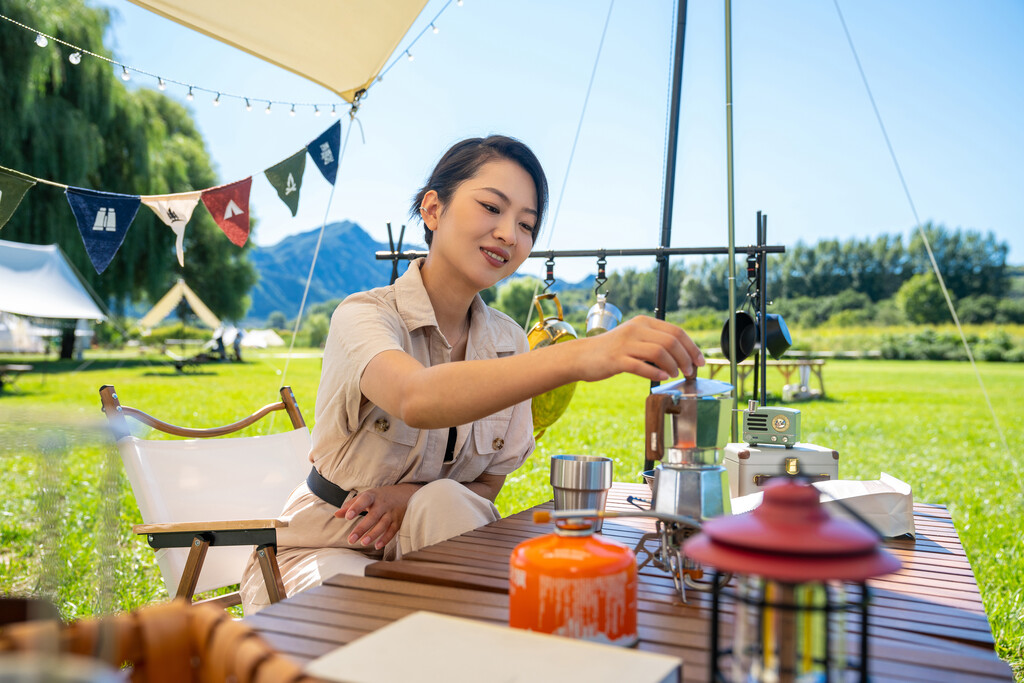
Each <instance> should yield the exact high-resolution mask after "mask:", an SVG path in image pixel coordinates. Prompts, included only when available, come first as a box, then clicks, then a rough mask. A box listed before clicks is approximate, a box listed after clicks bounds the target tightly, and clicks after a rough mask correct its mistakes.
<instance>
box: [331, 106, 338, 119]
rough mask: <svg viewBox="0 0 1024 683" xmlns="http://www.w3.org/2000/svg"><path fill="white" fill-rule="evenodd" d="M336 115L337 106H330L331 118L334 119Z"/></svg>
mask: <svg viewBox="0 0 1024 683" xmlns="http://www.w3.org/2000/svg"><path fill="white" fill-rule="evenodd" d="M337 115H338V105H336V104H332V105H331V118H334V117H335V116H337Z"/></svg>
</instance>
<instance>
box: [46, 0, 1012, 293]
mask: <svg viewBox="0 0 1024 683" xmlns="http://www.w3.org/2000/svg"><path fill="white" fill-rule="evenodd" d="M94 4H96V5H100V6H105V7H109V8H110V9H111V10H112V11H113V12H114V21H113V23H112V27H111V30H110V32H109V34H108V36H107V45H108V47H110V48H112V49H113V51H114V53H115V58H117V59H119V60H120V61H123V62H125V63H127V64H129V65H132V66H137V67H138V68H140V69H144V70H146V71H150V72H153V73H156V74H160V75H163V76H165V77H167V78H172V79H174V80H178V81H184V82H188V83H194V84H195V85H197V86H201V87H205V88H209V89H212V90H224V91H230V92H236V93H241V94H245V95H250V96H251V97H252V98H253V99H254V100H259V99H264V100H266V99H274V100H284V101H292V100H294V101H297V102H337V101H340V100H338V98H337V97H335V96H333V95H332V94H331V93H330V92H328V91H326V90H324V89H323V88H320V87H318V86H316V85H313V84H311V83H308V82H306V81H305V80H303V79H302V78H300V77H298V76H295V75H293V74H290V73H288V72H285V71H283V70H281V69H278V68H276V67H274V66H271V65H269V64H265V63H263V62H262V61H260V60H258V59H256V58H254V57H251V56H249V55H247V54H244V53H242V52H240V51H237V50H234V49H233V48H230V47H227V46H224V45H221V44H220V43H218V42H216V41H214V40H212V39H209V38H207V37H205V36H202V35H199V34H197V33H194V32H192V31H189V30H188V29H185V28H182V27H180V26H178V25H177V24H175V23H173V22H170V21H168V20H166V19H163V18H160V17H158V16H156V15H153V14H150V13H149V12H147V11H145V10H142V9H139V8H137V7H135V6H134V5H131V4H130V3H128V2H126V1H125V0H96V1H95V3H94ZM444 5H445V1H444V0H431V1H430V2H428V4H427V7H426V9H425V10H424V12H423V14H422V15H421V17H420V19H419V20H418V21H417V22H416V24H415V25H414V27H413V29H412V30H411V31H410V33H409V39H411V38H412V37H413V36H415V35H416V34H417V33H419V29H420V28H421V27H422V26H424V25H425V24H426V23H427V22H429V21H430V20H431V19H432V18H433V17H434V15H435V14H436V13H437V12H438V11H439V10H440V9H441V8H442V7H443V6H444ZM689 5H690V8H689V13H688V17H687V20H688V23H687V32H686V52H685V66H684V75H683V91H682V105H681V106H682V115H681V124H680V142H679V164H678V170H677V183H676V194H675V217H674V221H673V229H672V233H673V240H672V244H673V246H724V245H725V244H726V242H727V232H726V228H727V203H726V156H725V155H726V145H725V105H724V102H725V84H724V72H725V67H724V20H723V18H724V11H723V5H722V3H721V2H720V1H717V2H711V1H702V2H690V3H689ZM608 7H609V4H608V2H606V1H605V0H571V1H570V0H565V1H558V0H556V1H552V0H546V1H544V2H541V1H540V0H517V1H515V2H513V1H512V0H465V2H464V6H462V7H458V6H456V5H455V4H454V3H452V4H451V5H450V6H449V7H448V8H447V9H446V10H445V11H444V12H443V14H442V15H441V17H440V18H439V19H438V21H437V26H438V28H439V33H438V34H436V35H435V34H433V33H432V32H430V31H428V32H427V33H426V34H424V35H423V37H422V38H421V39H420V40H419V42H418V43H416V45H415V46H414V47H413V48H412V49H411V51H412V52H413V54H414V56H415V60H414V61H412V62H409V61H407V60H406V59H404V58H403V59H401V61H399V62H398V63H397V64H396V65H395V66H394V68H393V69H392V70H391V71H390V72H389V73H388V74H387V76H386V78H385V79H384V80H383V81H381V82H380V83H379V84H377V85H376V86H375V87H374V89H373V90H372V91H371V93H370V96H369V97H368V99H367V100H366V102H365V103H364V106H363V108H362V110H361V112H360V116H359V119H360V121H361V122H362V127H363V132H364V133H365V143H364V142H363V140H362V139H361V137H360V134H359V131H358V128H351V129H350V127H349V122H348V117H347V116H345V117H343V118H342V121H343V126H344V128H343V135H345V136H348V135H349V134H350V132H351V133H352V138H351V141H350V144H349V145H348V147H347V150H346V152H345V158H344V160H343V163H342V166H341V169H340V173H339V179H338V186H337V190H336V192H335V196H334V199H333V202H332V205H331V209H330V212H329V214H328V217H329V220H341V219H351V220H354V221H356V222H358V223H360V224H361V225H362V226H363V227H364V228H365V229H366V230H367V231H368V232H369V233H370V234H371V235H373V236H374V237H375V238H377V239H379V240H386V230H385V227H384V226H385V223H386V222H387V221H391V222H393V223H394V224H395V225H396V226H397V225H399V224H401V223H403V222H405V221H406V212H407V206H408V203H409V199H410V197H411V196H412V194H413V193H414V192H415V190H416V189H417V188H418V187H419V186H420V185H421V184H422V182H423V180H424V178H425V177H426V175H427V174H428V173H429V171H430V169H431V168H432V166H433V164H434V163H435V162H436V160H437V158H438V157H439V156H440V154H441V153H442V152H443V151H444V150H445V149H446V148H447V147H448V146H449V145H450V144H451V143H453V142H455V141H457V140H459V139H461V138H463V137H468V136H474V135H486V134H488V133H492V132H501V133H506V134H510V135H514V136H516V137H519V138H521V139H523V140H524V141H526V142H527V143H528V144H530V145H531V146H532V147H533V149H534V150H535V151H536V152H537V155H538V156H539V157H540V159H541V161H542V163H543V164H544V166H545V169H546V170H547V173H548V177H549V182H550V184H551V200H552V204H551V207H550V208H551V211H550V212H549V214H548V219H547V220H546V222H545V226H544V229H543V231H542V233H541V236H540V238H539V240H538V244H537V246H538V247H542V248H553V249H584V248H601V247H604V248H609V249H616V248H639V247H653V246H656V245H657V242H658V237H659V234H660V220H661V201H662V199H661V198H662V176H663V172H664V161H663V153H664V147H665V132H666V119H667V100H668V86H669V71H670V60H671V50H672V46H671V33H672V31H671V29H672V24H673V12H674V8H675V2H674V0H643V1H641V0H633V1H632V2H630V1H628V0H617V2H615V5H614V7H613V11H612V16H611V23H610V25H609V29H608V33H607V37H606V39H605V44H604V49H603V51H602V54H601V58H600V62H599V64H598V68H597V73H596V77H595V79H594V85H593V91H592V94H591V96H590V101H589V104H588V108H587V112H586V116H585V117H584V119H583V125H582V129H581V131H580V137H579V143H578V146H577V149H576V153H575V158H574V159H573V162H572V166H571V168H570V170H569V172H568V175H566V168H567V164H568V162H569V154H570V150H571V147H572V141H573V137H574V136H575V134H576V128H577V124H578V123H579V120H580V112H581V108H582V106H583V100H584V96H585V93H586V88H587V83H588V81H589V79H590V75H591V70H592V68H593V65H594V59H595V56H596V53H597V47H598V43H599V40H600V37H601V30H602V27H603V26H604V21H605V17H606V15H607V12H608ZM840 7H841V8H842V11H843V12H844V16H845V18H846V22H847V25H848V27H849V29H850V32H851V34H852V36H853V40H854V43H855V45H856V46H857V49H858V53H859V56H860V59H861V63H862V65H863V67H864V70H865V72H866V75H867V78H868V81H869V83H870V84H871V87H872V89H873V93H874V97H875V100H876V102H877V104H878V107H879V109H880V111H881V114H882V117H883V119H884V121H885V124H886V126H887V129H888V132H889V137H890V140H891V142H892V144H893V147H894V149H895V152H896V154H897V157H898V159H899V161H900V163H901V165H902V169H903V173H904V176H905V178H906V180H907V183H908V186H909V189H910V192H911V195H912V197H913V199H914V202H915V204H916V206H917V210H918V213H919V214H920V217H921V219H922V220H925V221H927V220H932V221H935V222H938V223H943V224H945V225H946V226H947V227H950V228H955V227H964V228H973V229H976V230H981V231H983V232H987V231H990V230H991V231H993V232H994V233H995V234H996V235H997V236H998V238H999V239H1001V240H1003V241H1006V242H1008V243H1009V244H1010V247H1011V250H1010V261H1011V263H1024V226H1022V222H1024V220H1022V217H1021V210H1020V208H1019V206H1018V205H1019V203H1020V200H1021V196H1022V194H1024V192H1022V189H1024V171H1022V161H1024V127H1022V125H1021V120H1022V115H1021V112H1022V111H1024V87H1022V86H1024V41H1022V40H1020V36H1021V35H1024V3H1020V2H1015V1H1012V0H986V2H981V3H963V2H954V1H953V0H929V1H927V2H926V1H923V0H901V1H900V2H891V1H883V0H858V1H857V2H851V1H850V0H841V1H840ZM732 11H733V15H732V16H733V19H732V23H733V99H734V149H735V152H734V163H735V191H736V201H735V211H736V213H735V215H736V230H737V243H738V244H745V243H748V242H751V241H753V239H754V221H755V214H756V212H757V211H758V210H762V211H764V212H766V213H767V214H768V216H769V241H770V242H771V243H773V244H783V245H792V244H794V243H796V242H797V241H798V240H803V241H805V242H814V241H817V240H818V239H820V238H831V237H834V238H840V239H846V238H849V237H869V236H873V235H877V234H880V233H883V232H884V233H907V232H908V231H909V230H910V229H911V228H912V227H913V225H914V217H913V214H912V212H911V210H910V208H909V204H908V202H907V199H906V197H905V195H904V191H903V188H902V186H901V185H900V183H899V180H898V177H897V174H896V171H895V169H894V167H893V164H892V161H891V160H890V157H889V154H888V151H887V149H886V146H885V141H884V139H883V137H882V135H881V132H880V130H879V127H878V124H877V122H876V119H875V115H874V112H873V111H872V109H871V104H870V101H869V99H868V97H867V94H866V92H865V90H864V87H863V85H862V83H861V79H860V75H859V73H858V72H857V67H856V63H855V62H854V59H853V56H852V53H851V52H850V49H849V47H848V45H847V43H846V38H845V35H844V34H843V31H842V26H841V24H840V22H839V18H838V15H837V13H836V10H835V7H834V5H833V3H832V2H830V1H828V0H817V1H816V2H811V1H810V0H789V1H780V2H774V3H763V2H754V1H753V0H738V1H736V2H734V3H733V10H732ZM409 39H407V40H406V41H403V43H402V47H401V48H400V50H404V49H405V47H406V45H407V42H408V40H409ZM132 83H133V84H135V85H136V86H141V87H155V82H153V81H152V80H151V79H147V78H145V77H143V76H138V77H136V78H134V79H133V81H132ZM166 92H167V94H168V95H171V96H172V97H175V98H177V99H179V100H181V101H182V102H185V97H184V96H185V92H186V91H185V89H184V88H179V87H175V86H170V87H168V89H167V91H166ZM210 99H211V98H210V97H209V96H206V95H202V96H198V97H197V98H196V100H195V101H194V102H191V103H186V104H188V105H189V106H190V108H191V109H192V111H193V113H194V116H195V118H196V120H197V123H198V125H199V127H200V129H201V131H202V133H203V135H204V136H205V138H206V141H207V145H208V148H209V150H210V153H211V157H212V158H213V160H214V162H215V164H216V166H217V169H218V172H219V174H220V177H221V180H222V181H224V182H229V181H233V180H238V179H240V178H243V177H246V176H249V175H253V176H255V177H254V180H253V194H252V207H253V211H254V214H255V216H256V218H257V219H258V221H259V223H258V226H257V229H256V234H255V240H256V242H257V243H259V244H261V245H269V244H273V243H275V242H277V241H279V240H280V239H282V238H283V237H285V236H287V235H289V234H293V233H296V232H302V231H306V230H309V229H311V228H314V227H319V225H320V223H321V222H322V220H323V218H324V215H325V210H326V209H327V201H328V195H329V189H330V188H329V186H328V185H327V183H326V181H324V180H323V178H322V177H320V176H319V174H316V173H315V171H313V169H312V167H311V166H308V167H307V168H308V172H307V174H306V179H305V185H304V187H303V196H302V203H301V205H300V210H299V214H298V216H297V217H295V218H292V217H291V215H290V213H289V212H288V210H287V208H286V207H285V206H284V204H282V203H281V202H280V200H279V199H278V198H277V196H276V194H275V193H274V191H273V190H272V189H271V187H270V185H269V184H268V183H267V182H266V180H265V178H263V176H262V175H261V173H260V172H261V171H262V170H263V169H264V168H266V167H268V166H271V165H273V164H274V163H276V162H278V161H280V160H282V159H284V158H285V157H287V156H289V155H290V154H292V153H293V152H295V151H297V150H298V149H300V148H302V147H303V146H304V145H305V144H306V143H307V142H309V141H310V140H312V139H313V138H315V137H316V136H317V135H318V134H319V133H320V132H321V131H322V130H323V129H324V128H326V127H327V126H328V125H330V123H331V122H332V120H331V119H330V118H329V117H327V116H320V117H319V118H317V117H314V116H313V114H312V110H311V109H305V110H300V112H299V114H298V115H297V116H294V117H292V116H288V114H287V111H286V110H285V109H284V108H275V109H274V111H273V113H272V114H270V115H266V114H264V113H263V111H262V110H263V108H264V107H265V105H264V106H260V105H257V106H255V107H254V110H253V111H252V112H246V111H245V109H244V107H243V106H242V105H241V104H240V103H238V102H226V103H224V104H222V105H221V106H219V107H213V106H212V104H211V103H210ZM341 108H342V107H339V109H341ZM346 108H347V107H346ZM55 180H59V179H55ZM563 181H564V182H563ZM563 186H564V187H563ZM98 189H106V190H111V191H116V190H117V188H98ZM560 194H563V198H562V201H561V204H560V206H558V198H559V196H560ZM556 212H557V221H555V222H553V221H552V219H553V218H556V216H555V214H556ZM413 233H414V235H415V236H417V237H418V236H419V230H414V231H413ZM651 265H653V260H644V259H634V260H625V259H611V260H610V262H609V267H611V268H622V267H626V266H633V267H640V268H648V267H650V266H651ZM524 270H525V271H527V272H532V273H537V274H540V273H542V271H543V264H542V262H540V261H532V262H528V264H527V265H526V266H524ZM593 271H594V264H593V263H591V262H590V260H589V259H582V260H581V259H574V260H564V261H560V262H559V263H558V265H557V267H556V275H558V276H559V277H562V278H565V279H570V280H574V279H578V278H581V277H583V276H585V275H587V274H588V273H592V272H593Z"/></svg>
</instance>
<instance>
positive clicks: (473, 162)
mask: <svg viewBox="0 0 1024 683" xmlns="http://www.w3.org/2000/svg"><path fill="white" fill-rule="evenodd" d="M496 159H508V160H509V161H514V162H516V163H517V164H519V165H520V166H522V168H523V170H524V171H526V172H527V173H529V174H530V177H531V178H533V186H534V189H535V190H536V191H537V222H536V223H535V224H534V227H533V241H534V242H536V241H537V234H538V233H539V232H540V223H541V220H542V219H543V218H544V209H545V208H546V207H547V204H548V179H547V177H545V175H544V169H542V168H541V166H540V161H538V160H537V156H536V155H535V154H534V153H533V152H532V151H531V150H530V148H529V147H527V146H526V145H524V144H523V143H522V142H520V141H519V140H516V139H515V138H510V137H507V136H505V135H491V136H488V137H486V138H469V139H468V140H463V141H462V142H457V143H455V144H454V145H452V147H451V149H449V150H448V151H447V152H445V153H444V156H443V157H441V160H440V161H439V162H437V166H435V167H434V172H433V173H431V174H430V179H429V180H428V181H427V184H426V185H424V186H423V187H422V188H421V189H420V191H419V192H417V193H416V196H415V197H413V200H412V208H411V211H410V212H409V215H410V216H412V217H413V218H419V217H420V206H421V205H422V203H423V197H424V195H426V194H427V192H429V191H431V190H433V191H434V192H437V197H438V199H440V200H441V204H442V205H447V204H448V202H449V201H451V198H452V195H454V194H455V190H456V188H458V186H459V185H461V184H462V183H463V182H465V181H467V180H469V179H470V178H472V177H473V176H475V175H476V174H477V171H479V170H480V167H481V166H483V165H484V164H486V163H487V162H489V161H495V160H496ZM433 237H434V233H433V232H431V231H430V230H427V229H426V228H424V239H425V240H426V241H427V245H428V246H429V245H430V242H431V240H432V239H433Z"/></svg>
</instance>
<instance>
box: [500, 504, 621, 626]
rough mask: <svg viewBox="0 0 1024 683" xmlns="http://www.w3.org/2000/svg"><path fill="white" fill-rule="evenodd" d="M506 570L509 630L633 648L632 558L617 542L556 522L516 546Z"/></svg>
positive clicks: (585, 529)
mask: <svg viewBox="0 0 1024 683" xmlns="http://www.w3.org/2000/svg"><path fill="white" fill-rule="evenodd" d="M509 570H510V571H509V619H508V623H509V626H512V627H514V628H522V629H526V630H528V631H538V632H540V633H553V634H555V635H559V636H567V637H569V638H580V639H583V640H590V641H594V642H598V643H611V644H613V645H624V646H631V645H634V644H636V642H637V633H636V585H637V580H636V557H635V556H634V555H633V551H632V550H630V549H629V548H627V547H626V546H624V545H622V544H621V543H616V542H615V541H610V540H608V539H606V538H603V537H602V536H600V535H598V534H595V533H593V530H592V529H591V528H590V526H589V525H580V524H575V525H573V524H566V523H564V522H559V526H557V527H556V530H555V533H553V534H548V535H547V536H541V537H540V538H534V539H530V540H529V541H523V542H522V543H520V544H519V545H517V546H516V547H515V549H514V550H513V551H512V558H511V560H510V567H509Z"/></svg>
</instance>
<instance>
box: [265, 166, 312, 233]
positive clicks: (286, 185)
mask: <svg viewBox="0 0 1024 683" xmlns="http://www.w3.org/2000/svg"><path fill="white" fill-rule="evenodd" d="M305 170H306V150H304V149H303V150H300V151H298V152H296V153H295V154H293V155H291V156H290V157H288V158H287V159H285V160H284V161H282V162H281V163H279V164H276V165H274V166H271V167H270V168H268V169H267V170H266V171H264V172H263V174H264V175H266V176H267V180H269V181H270V184H271V185H273V186H274V189H275V190H277V196H278V197H280V198H281V201H282V202H284V203H285V204H287V205H288V208H289V209H291V211H292V218H294V217H295V214H296V213H297V212H298V210H299V190H300V189H301V188H302V174H303V173H304V172H305Z"/></svg>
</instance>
